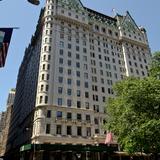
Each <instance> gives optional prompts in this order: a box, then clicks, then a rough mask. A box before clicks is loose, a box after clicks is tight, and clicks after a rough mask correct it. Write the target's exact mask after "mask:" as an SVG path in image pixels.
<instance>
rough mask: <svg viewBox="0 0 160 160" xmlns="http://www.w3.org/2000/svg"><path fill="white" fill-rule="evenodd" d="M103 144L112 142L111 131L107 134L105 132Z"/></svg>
mask: <svg viewBox="0 0 160 160" xmlns="http://www.w3.org/2000/svg"><path fill="white" fill-rule="evenodd" d="M104 143H105V144H111V143H113V135H112V133H111V132H108V133H107V134H106V139H105V142H104Z"/></svg>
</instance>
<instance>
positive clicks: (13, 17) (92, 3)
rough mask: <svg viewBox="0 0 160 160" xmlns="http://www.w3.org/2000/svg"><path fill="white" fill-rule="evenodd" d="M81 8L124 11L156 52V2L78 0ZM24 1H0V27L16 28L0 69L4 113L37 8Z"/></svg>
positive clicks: (159, 39) (159, 30)
mask: <svg viewBox="0 0 160 160" xmlns="http://www.w3.org/2000/svg"><path fill="white" fill-rule="evenodd" d="M81 2H82V3H83V5H84V6H86V7H88V8H91V9H93V10H96V11H99V12H101V13H104V14H106V15H109V16H113V13H112V9H113V8H115V10H116V11H117V12H118V13H119V14H125V12H126V11H127V10H128V11H129V12H130V14H131V15H132V17H133V18H134V20H135V21H136V23H137V25H138V26H140V25H142V26H144V27H145V28H146V30H147V33H148V39H149V42H150V47H151V51H152V52H154V51H158V50H160V46H159V45H160V12H159V6H160V0H81ZM44 3H45V0H41V4H40V5H39V6H33V5H31V4H29V3H28V2H27V0H3V1H0V27H19V28H20V29H18V30H14V32H13V35H12V40H11V43H10V47H9V52H8V56H7V61H6V65H5V67H4V68H0V111H2V110H5V106H6V100H7V96H8V92H9V90H10V89H11V88H15V86H16V81H17V74H18V69H19V66H20V64H21V61H22V58H23V55H24V50H25V48H26V46H27V45H28V44H29V42H30V38H31V36H32V34H33V33H34V31H35V27H36V24H37V20H38V17H39V13H40V9H41V8H42V7H43V6H44Z"/></svg>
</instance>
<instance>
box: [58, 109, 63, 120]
mask: <svg viewBox="0 0 160 160" xmlns="http://www.w3.org/2000/svg"><path fill="white" fill-rule="evenodd" d="M57 118H58V119H61V118H62V112H61V111H57Z"/></svg>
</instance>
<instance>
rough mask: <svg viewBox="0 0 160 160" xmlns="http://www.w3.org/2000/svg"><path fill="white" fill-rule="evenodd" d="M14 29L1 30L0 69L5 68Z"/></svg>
mask: <svg viewBox="0 0 160 160" xmlns="http://www.w3.org/2000/svg"><path fill="white" fill-rule="evenodd" d="M12 31H13V28H0V68H1V67H4V65H5V61H6V57H7V52H8V48H9V44H10V40H11V36H12Z"/></svg>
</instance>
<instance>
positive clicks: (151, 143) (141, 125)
mask: <svg viewBox="0 0 160 160" xmlns="http://www.w3.org/2000/svg"><path fill="white" fill-rule="evenodd" d="M114 91H115V93H116V97H115V98H109V99H108V102H107V105H106V112H107V118H106V120H107V123H106V127H107V129H108V130H110V131H112V132H113V133H114V134H115V135H116V136H117V138H118V142H119V144H120V145H121V148H122V149H123V150H125V151H127V152H129V153H133V152H145V153H158V152H160V80H158V79H156V78H154V77H149V78H145V79H137V78H128V79H126V80H124V81H121V82H118V83H117V84H116V85H115V86H114Z"/></svg>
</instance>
